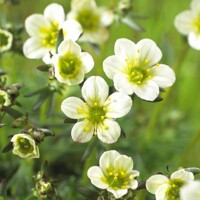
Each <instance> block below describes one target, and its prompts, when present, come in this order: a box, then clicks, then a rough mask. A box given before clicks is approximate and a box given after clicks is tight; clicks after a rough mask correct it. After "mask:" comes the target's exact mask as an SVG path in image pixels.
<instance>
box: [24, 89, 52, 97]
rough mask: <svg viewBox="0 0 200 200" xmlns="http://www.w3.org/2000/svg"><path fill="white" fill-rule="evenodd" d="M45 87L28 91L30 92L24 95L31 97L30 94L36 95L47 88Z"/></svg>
mask: <svg viewBox="0 0 200 200" xmlns="http://www.w3.org/2000/svg"><path fill="white" fill-rule="evenodd" d="M47 89H48V87H44V88H41V89H39V90H36V91H34V92H30V93H28V94H25V95H24V97H32V96H35V95H37V94H40V93H43V92H44V91H45V90H47Z"/></svg>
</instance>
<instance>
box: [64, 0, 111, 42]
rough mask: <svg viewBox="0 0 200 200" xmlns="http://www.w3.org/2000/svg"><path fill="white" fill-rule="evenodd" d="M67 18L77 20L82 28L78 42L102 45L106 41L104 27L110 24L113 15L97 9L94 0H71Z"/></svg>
mask: <svg viewBox="0 0 200 200" xmlns="http://www.w3.org/2000/svg"><path fill="white" fill-rule="evenodd" d="M67 18H68V19H75V20H77V21H78V22H79V23H80V24H81V26H82V27H83V35H82V36H81V37H80V41H83V42H85V41H89V42H92V43H103V42H105V41H106V40H107V39H108V30H107V29H106V27H107V26H109V25H110V24H111V23H112V21H113V19H114V15H113V13H112V12H111V11H108V10H106V9H104V8H98V7H97V5H96V2H95V0H81V1H80V0H72V2H71V12H69V14H68V15H67Z"/></svg>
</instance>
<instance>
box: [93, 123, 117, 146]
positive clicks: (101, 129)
mask: <svg viewBox="0 0 200 200" xmlns="http://www.w3.org/2000/svg"><path fill="white" fill-rule="evenodd" d="M120 133H121V129H120V126H119V124H118V123H117V122H115V121H113V120H109V119H106V120H104V122H103V125H99V126H98V127H97V136H98V138H99V139H100V140H101V141H102V142H104V143H107V144H112V143H114V142H116V141H117V140H118V138H119V136H120Z"/></svg>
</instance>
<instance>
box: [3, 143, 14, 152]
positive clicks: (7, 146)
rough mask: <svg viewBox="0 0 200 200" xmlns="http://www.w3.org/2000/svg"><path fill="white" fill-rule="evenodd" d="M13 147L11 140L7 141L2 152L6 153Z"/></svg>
mask: <svg viewBox="0 0 200 200" xmlns="http://www.w3.org/2000/svg"><path fill="white" fill-rule="evenodd" d="M12 148H13V144H12V142H9V143H8V144H7V145H6V146H5V147H4V148H3V150H2V153H6V152H8V151H10V150H11V149H12Z"/></svg>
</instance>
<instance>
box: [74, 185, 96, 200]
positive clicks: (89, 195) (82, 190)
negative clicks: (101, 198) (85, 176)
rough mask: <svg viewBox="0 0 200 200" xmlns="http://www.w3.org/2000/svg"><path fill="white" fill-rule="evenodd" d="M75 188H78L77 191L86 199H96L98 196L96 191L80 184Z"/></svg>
mask: <svg viewBox="0 0 200 200" xmlns="http://www.w3.org/2000/svg"><path fill="white" fill-rule="evenodd" d="M76 189H77V190H78V192H79V193H80V194H82V195H83V196H85V197H87V198H88V199H97V197H98V193H97V192H96V191H94V190H91V189H88V188H84V187H81V186H77V187H76Z"/></svg>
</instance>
